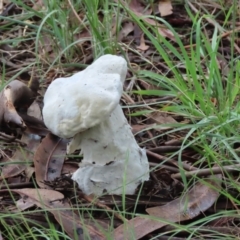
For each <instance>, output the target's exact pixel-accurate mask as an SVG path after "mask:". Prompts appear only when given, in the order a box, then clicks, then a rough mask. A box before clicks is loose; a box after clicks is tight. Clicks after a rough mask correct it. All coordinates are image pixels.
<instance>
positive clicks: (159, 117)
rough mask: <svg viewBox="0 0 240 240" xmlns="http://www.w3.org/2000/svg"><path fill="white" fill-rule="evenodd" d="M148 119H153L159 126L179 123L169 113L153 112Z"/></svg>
mask: <svg viewBox="0 0 240 240" xmlns="http://www.w3.org/2000/svg"><path fill="white" fill-rule="evenodd" d="M148 117H149V118H151V119H152V120H153V122H154V123H157V124H171V123H177V121H176V120H175V119H174V118H173V117H171V116H170V115H168V114H167V113H162V112H152V113H150V114H149V115H148Z"/></svg>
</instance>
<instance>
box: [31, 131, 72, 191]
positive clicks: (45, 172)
mask: <svg viewBox="0 0 240 240" xmlns="http://www.w3.org/2000/svg"><path fill="white" fill-rule="evenodd" d="M66 148H67V140H65V139H62V138H59V137H57V136H55V135H53V134H51V133H49V134H48V135H47V136H46V137H45V138H44V139H43V140H42V142H41V144H40V145H39V146H38V148H37V150H36V152H35V155H34V166H35V174H36V180H37V183H38V185H39V186H40V187H41V188H50V187H49V186H47V185H45V184H44V181H53V180H54V179H55V178H57V177H60V175H61V171H62V167H63V162H64V158H65V153H66Z"/></svg>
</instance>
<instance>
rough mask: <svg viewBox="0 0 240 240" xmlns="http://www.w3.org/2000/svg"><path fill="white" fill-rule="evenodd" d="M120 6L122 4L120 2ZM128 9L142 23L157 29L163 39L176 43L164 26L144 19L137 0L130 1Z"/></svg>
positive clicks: (141, 8)
mask: <svg viewBox="0 0 240 240" xmlns="http://www.w3.org/2000/svg"><path fill="white" fill-rule="evenodd" d="M122 4H124V3H123V2H122ZM129 8H130V9H131V10H132V11H133V12H134V13H135V14H136V15H137V16H138V17H140V18H141V19H142V20H143V21H145V22H147V23H148V24H150V25H152V26H155V27H157V28H158V32H159V34H160V35H161V36H163V37H167V38H169V39H171V40H172V41H176V39H175V37H174V34H173V33H172V31H171V30H169V29H167V28H166V27H165V26H163V25H162V24H160V23H158V22H157V21H155V20H153V19H151V18H147V17H145V15H144V14H143V13H142V11H143V7H142V6H141V4H140V3H139V1H137V0H132V1H131V2H130V4H129ZM147 15H149V13H148V14H147Z"/></svg>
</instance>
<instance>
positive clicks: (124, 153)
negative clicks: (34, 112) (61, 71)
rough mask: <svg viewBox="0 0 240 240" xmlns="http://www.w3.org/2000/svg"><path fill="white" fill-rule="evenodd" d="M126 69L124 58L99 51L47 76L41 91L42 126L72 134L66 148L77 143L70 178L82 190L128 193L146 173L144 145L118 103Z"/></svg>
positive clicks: (146, 161) (62, 133)
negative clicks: (71, 70) (72, 70)
mask: <svg viewBox="0 0 240 240" xmlns="http://www.w3.org/2000/svg"><path fill="white" fill-rule="evenodd" d="M126 73H127V63H126V61H125V60H124V58H122V57H119V56H114V55H104V56H102V57H100V58H98V59H97V60H96V61H95V62H94V63H93V64H91V65H90V66H89V67H87V68H86V69H85V70H83V71H81V72H79V73H76V74H74V75H73V76H71V77H67V78H58V79H56V80H55V81H53V82H52V83H51V84H50V86H49V87H48V89H47V91H46V94H45V96H44V107H43V118H44V122H45V124H46V126H47V127H48V128H49V129H50V130H51V131H52V133H54V134H56V135H57V136H60V137H62V138H72V140H71V142H70V144H69V146H68V150H67V151H68V153H72V152H74V151H75V150H76V149H81V154H83V160H82V162H81V163H80V164H79V169H78V170H77V171H76V172H75V173H73V176H72V179H73V180H74V181H76V182H77V183H78V186H79V188H80V189H81V190H82V191H83V192H84V193H85V194H95V195H101V194H102V193H103V192H104V191H107V192H108V193H111V194H122V193H125V194H134V192H135V190H136V188H137V186H138V185H139V184H140V183H142V182H143V181H146V180H148V179H149V163H148V159H147V156H146V151H145V150H144V149H141V148H140V147H139V146H138V144H137V142H136V140H135V138H134V136H133V134H132V132H131V127H130V125H129V124H128V122H127V119H126V118H125V116H124V114H123V111H122V109H121V106H120V105H119V101H120V98H121V95H122V92H123V82H124V80H125V78H126Z"/></svg>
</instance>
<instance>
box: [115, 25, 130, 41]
mask: <svg viewBox="0 0 240 240" xmlns="http://www.w3.org/2000/svg"><path fill="white" fill-rule="evenodd" d="M133 30H134V25H133V23H132V22H125V23H123V26H122V29H121V30H120V32H119V34H118V41H119V42H121V41H122V40H123V38H125V37H127V36H128V34H129V33H131V32H132V31H133Z"/></svg>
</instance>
